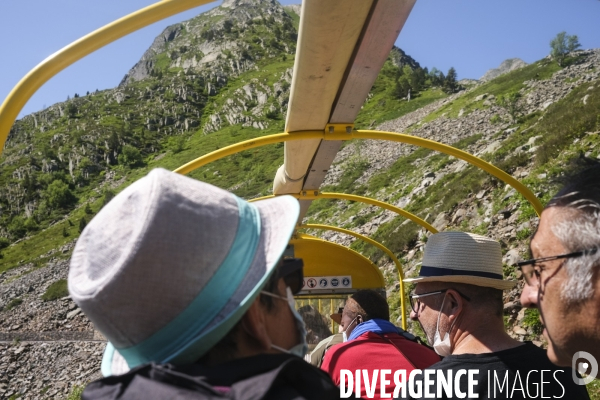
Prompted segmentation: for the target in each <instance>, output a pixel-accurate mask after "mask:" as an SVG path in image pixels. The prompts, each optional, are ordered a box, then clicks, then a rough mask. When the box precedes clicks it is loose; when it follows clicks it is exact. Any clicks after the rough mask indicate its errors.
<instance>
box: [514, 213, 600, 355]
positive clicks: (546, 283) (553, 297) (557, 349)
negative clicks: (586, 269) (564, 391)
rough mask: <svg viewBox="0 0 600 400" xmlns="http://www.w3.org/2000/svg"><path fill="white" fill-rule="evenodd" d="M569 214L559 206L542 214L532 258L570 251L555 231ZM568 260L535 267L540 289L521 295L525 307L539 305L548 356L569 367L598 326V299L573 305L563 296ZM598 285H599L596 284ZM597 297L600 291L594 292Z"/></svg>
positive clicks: (533, 244)
mask: <svg viewBox="0 0 600 400" xmlns="http://www.w3.org/2000/svg"><path fill="white" fill-rule="evenodd" d="M568 216H569V213H567V212H565V211H564V210H561V208H558V207H551V208H548V209H546V210H544V212H543V213H542V216H541V219H540V225H539V227H538V230H537V233H536V234H535V237H534V238H533V240H532V241H531V253H532V256H533V258H541V257H549V256H555V255H559V254H565V253H568V251H567V249H565V247H564V246H563V244H562V243H561V241H560V240H559V239H558V238H557V237H556V236H555V235H554V233H553V232H552V226H553V225H554V224H556V223H557V222H560V221H563V220H564V219H565V218H567V217H568ZM565 261H566V260H565V259H559V260H553V261H549V262H543V263H540V264H539V265H537V266H536V268H539V269H540V279H539V281H540V282H539V284H540V286H539V288H537V287H531V286H530V287H526V288H525V290H523V293H522V294H521V303H522V304H523V306H526V307H527V306H533V307H538V308H539V310H540V315H541V319H542V323H543V324H544V327H545V329H544V337H545V338H546V339H547V340H548V357H549V358H550V360H551V361H552V362H553V363H555V364H558V365H563V366H570V365H571V357H572V356H573V354H575V353H576V352H577V351H580V350H584V347H582V346H583V344H584V343H586V340H587V339H586V338H589V337H590V335H592V336H593V332H594V331H595V330H596V329H597V328H596V327H597V325H598V324H599V322H600V321H598V317H599V316H600V314H598V309H600V306H598V304H595V302H596V303H597V301H596V300H594V299H591V300H589V301H586V302H584V303H583V304H581V303H577V304H570V303H568V302H566V301H565V300H563V298H562V297H561V293H562V288H563V286H564V284H565V283H566V282H567V280H568V275H567V271H566V269H565V268H563V263H564V262H565ZM596 288H598V285H596ZM595 292H596V294H595V296H594V297H595V298H597V297H598V293H597V292H598V290H596V291H595Z"/></svg>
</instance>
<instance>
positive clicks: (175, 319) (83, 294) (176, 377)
mask: <svg viewBox="0 0 600 400" xmlns="http://www.w3.org/2000/svg"><path fill="white" fill-rule="evenodd" d="M298 214H299V206H298V202H297V200H295V199H294V198H292V197H290V196H281V197H277V198H275V199H271V200H265V201H260V202H256V203H253V204H250V203H248V202H246V201H244V200H242V199H240V198H238V197H236V196H234V195H233V194H231V193H229V192H227V191H224V190H221V189H219V188H216V187H214V186H211V185H209V184H206V183H203V182H199V181H196V180H193V179H191V178H187V177H184V176H182V175H179V174H175V173H172V172H168V171H166V170H162V169H156V170H153V171H152V172H150V173H149V174H148V175H147V176H146V177H144V178H142V179H140V180H139V181H137V182H135V183H134V184H132V185H131V186H129V187H128V188H126V189H125V190H124V191H123V192H121V193H120V194H119V195H117V196H116V197H115V198H114V199H113V200H112V201H111V202H110V203H109V204H107V205H106V206H105V207H104V208H103V209H102V210H101V211H100V212H99V213H98V215H97V216H96V217H95V218H94V219H93V220H92V221H90V223H89V224H88V226H87V227H86V228H85V229H84V231H83V232H82V234H81V237H80V238H79V240H78V241H77V244H76V246H75V250H74V252H73V257H72V259H71V266H70V271H69V292H70V294H71V297H72V298H73V300H74V301H75V302H76V303H77V304H78V305H79V306H80V307H81V309H82V310H83V311H84V312H85V314H86V315H87V316H88V317H89V318H90V319H91V320H92V322H93V323H94V325H95V326H96V328H97V329H98V330H100V332H102V334H103V335H104V336H105V337H106V338H107V339H108V342H109V343H108V345H107V348H106V351H105V354H104V357H103V361H102V373H103V374H104V375H105V376H107V377H106V378H104V379H102V380H99V381H96V382H93V383H92V384H90V385H88V387H87V388H86V390H85V391H84V394H83V398H84V399H127V398H136V399H142V398H143V399H159V398H160V399H167V398H169V399H171V398H178V399H179V398H180V399H188V398H190V399H191V398H210V399H212V398H233V399H246V398H248V399H250V398H252V399H287V398H290V399H291V398H294V399H330V398H331V399H333V398H339V390H338V389H337V388H336V387H335V386H334V385H333V383H332V382H331V380H330V379H329V377H328V376H326V375H325V374H324V373H321V371H319V370H318V369H316V368H313V367H312V366H310V365H308V364H307V363H305V362H304V361H303V360H302V358H301V357H302V356H303V355H304V353H305V352H306V344H305V338H304V335H305V331H304V325H303V322H302V320H301V318H299V316H298V314H297V312H296V310H295V308H294V299H293V294H294V293H296V292H297V291H299V290H300V288H301V286H302V261H301V260H298V259H292V260H283V259H282V255H283V252H284V250H285V248H286V246H287V243H288V241H289V239H290V237H291V235H292V232H293V230H294V226H295V224H296V220H297V218H298ZM291 376H293V379H290V377H291Z"/></svg>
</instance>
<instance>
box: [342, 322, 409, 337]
mask: <svg viewBox="0 0 600 400" xmlns="http://www.w3.org/2000/svg"><path fill="white" fill-rule="evenodd" d="M366 332H373V333H377V334H379V335H383V334H384V333H398V334H402V331H401V329H400V328H398V327H396V326H394V324H392V323H391V322H390V321H386V320H385V319H377V318H374V319H370V320H368V321H365V322H363V323H360V324H358V325H356V328H354V330H353V331H352V333H351V334H350V337H349V338H348V340H349V341H350V340H353V339H356V338H357V337H359V336H360V335H362V334H363V333H366Z"/></svg>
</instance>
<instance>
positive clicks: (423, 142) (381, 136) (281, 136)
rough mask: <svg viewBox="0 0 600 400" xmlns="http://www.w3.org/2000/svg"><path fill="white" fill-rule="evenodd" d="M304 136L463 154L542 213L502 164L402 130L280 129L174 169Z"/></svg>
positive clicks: (184, 169) (187, 169)
mask: <svg viewBox="0 0 600 400" xmlns="http://www.w3.org/2000/svg"><path fill="white" fill-rule="evenodd" d="M303 139H323V140H352V139H377V140H389V141H393V142H400V143H407V144H412V145H415V146H420V147H425V148H428V149H431V150H435V151H439V152H442V153H445V154H448V155H451V156H454V157H456V158H460V159H461V160H464V161H466V162H468V163H469V164H472V165H475V166H476V167H478V168H481V169H483V170H484V171H486V172H488V173H490V174H491V175H493V176H495V177H496V178H498V179H499V180H501V181H503V182H505V183H507V184H509V185H510V186H512V187H513V188H515V189H516V190H517V191H518V192H519V193H521V194H522V195H523V197H525V198H526V199H527V200H528V201H529V202H530V203H531V205H532V206H533V208H534V209H535V212H536V213H537V215H538V216H539V215H540V214H541V213H542V210H543V208H544V207H543V206H542V203H541V202H540V201H539V200H538V198H537V197H535V195H534V194H533V193H532V192H531V190H529V189H528V188H527V186H525V185H523V184H522V183H521V182H519V181H518V180H517V179H515V178H513V177H512V176H510V175H509V174H507V173H506V172H504V171H502V170H501V169H500V168H498V167H495V166H494V165H492V164H490V163H488V162H486V161H484V160H482V159H480V158H478V157H475V156H474V155H472V154H469V153H467V152H466V151H462V150H459V149H457V148H454V147H452V146H448V145H446V144H443V143H439V142H436V141H433V140H429V139H423V138H420V137H417V136H411V135H406V134H403V133H393V132H384V131H366V130H359V131H352V132H349V133H348V132H345V131H343V132H342V131H334V132H326V131H301V132H293V133H277V134H274V135H268V136H263V137H259V138H255V139H250V140H245V141H243V142H239V143H236V144H232V145H230V146H227V147H223V148H222V149H219V150H216V151H213V152H211V153H208V154H206V155H204V156H201V157H198V158H196V159H195V160H193V161H190V162H189V163H187V164H184V165H182V166H181V167H179V168H177V169H176V170H175V172H178V173H180V174H187V173H190V172H191V171H193V170H195V169H197V168H200V167H202V166H204V165H206V164H208V163H210V162H213V161H215V160H218V159H220V158H223V157H225V156H228V155H232V154H236V153H239V152H240V151H243V150H249V149H253V148H256V147H260V146H264V145H267V144H273V143H281V142H286V141H290V140H303Z"/></svg>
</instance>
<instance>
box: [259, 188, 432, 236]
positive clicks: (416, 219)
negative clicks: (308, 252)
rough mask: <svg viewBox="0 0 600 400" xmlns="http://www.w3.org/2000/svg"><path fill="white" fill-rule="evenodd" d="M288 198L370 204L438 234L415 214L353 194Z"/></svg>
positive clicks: (314, 192) (315, 193)
mask: <svg viewBox="0 0 600 400" xmlns="http://www.w3.org/2000/svg"><path fill="white" fill-rule="evenodd" d="M289 196H293V197H295V198H297V199H299V200H318V199H340V200H349V201H357V202H359V203H365V204H371V205H372V206H377V207H381V208H385V209H386V210H390V211H392V212H395V213H396V214H400V215H402V216H403V217H405V218H408V219H410V220H411V221H413V222H415V223H417V224H419V225H421V226H422V227H423V228H425V229H427V230H428V231H429V232H431V233H438V230H437V229H435V228H434V227H433V226H431V225H430V224H429V223H428V222H427V221H425V220H424V219H421V218H419V217H417V216H416V215H415V214H413V213H410V212H408V211H406V210H404V209H402V208H400V207H396V206H393V205H391V204H390V203H386V202H383V201H379V200H375V199H372V198H370V197H364V196H357V195H355V194H346V193H333V192H319V191H317V190H307V191H302V192H301V193H300V194H289ZM273 197H275V196H274V195H270V196H263V197H257V198H255V199H252V200H250V201H257V200H265V199H270V198H273Z"/></svg>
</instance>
